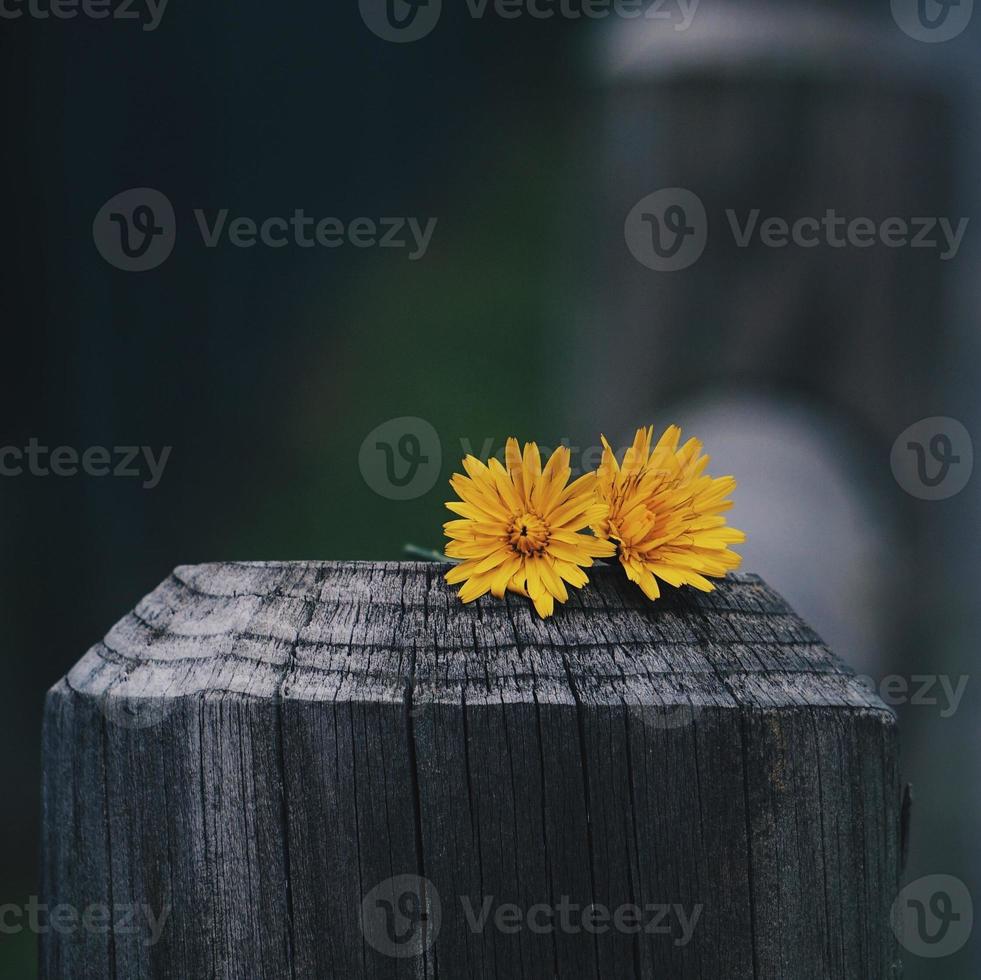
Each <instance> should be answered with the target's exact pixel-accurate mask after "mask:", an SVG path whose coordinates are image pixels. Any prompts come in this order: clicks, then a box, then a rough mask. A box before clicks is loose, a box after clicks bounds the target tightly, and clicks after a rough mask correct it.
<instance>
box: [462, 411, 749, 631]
mask: <svg viewBox="0 0 981 980" xmlns="http://www.w3.org/2000/svg"><path fill="white" fill-rule="evenodd" d="M653 436H654V429H653V427H648V428H646V429H638V430H637V435H636V437H635V438H634V442H633V445H632V446H631V447H630V448H629V449H628V450H627V451H626V453H625V454H624V458H623V461H622V463H618V462H617V459H616V456H615V454H614V453H613V450H612V449H611V448H610V444H609V443H608V442H607V441H606V438H605V437H603V457H602V460H601V462H600V466H599V468H598V469H597V470H595V471H594V472H592V473H587V474H586V475H585V476H582V477H580V478H579V479H578V480H575V481H574V482H573V483H569V478H570V476H571V475H572V471H571V468H570V466H569V450H568V448H566V447H565V446H560V447H559V448H558V449H556V450H555V452H554V453H552V455H551V457H550V458H549V460H548V462H547V463H546V464H545V466H544V468H543V467H542V459H541V454H540V453H539V451H538V446H537V445H536V444H535V443H533V442H529V443H525V448H524V452H522V451H521V450H520V448H519V446H518V441H517V440H516V439H513V438H512V439H508V441H507V447H506V450H505V464H502V463H501V462H500V461H499V460H497V459H493V458H492V459H491V460H490V461H489V462H488V463H486V464H485V463H482V462H481V461H480V460H479V459H477V458H476V457H474V456H467V457H466V459H464V460H463V468H464V469H465V470H466V476H464V475H463V474H460V473H457V474H455V475H454V476H453V478H452V479H451V480H450V486H452V487H453V489H454V490H455V491H456V493H457V495H458V496H459V498H460V499H459V500H453V501H450V502H448V503H447V505H446V506H447V507H448V508H449V509H450V510H451V511H453V512H454V513H455V514H458V515H459V518H458V519H457V520H452V521H448V522H447V523H446V524H445V525H444V529H445V531H446V536H447V537H448V538H449V539H450V543H449V544H448V545H447V547H446V554H447V556H448V557H450V558H455V559H459V560H460V563H459V564H458V565H455V566H454V567H453V568H452V569H451V570H450V571H449V572H448V573H447V575H446V581H447V582H449V583H450V584H451V585H459V584H460V583H462V584H463V585H462V588H461V589H460V598H461V599H463V601H464V602H472V601H473V600H474V599H477V598H479V597H480V596H482V595H485V594H486V593H488V592H490V593H492V594H493V595H495V596H497V597H498V598H503V597H504V593H505V591H507V590H510V591H512V592H517V593H519V594H520V595H523V596H526V597H528V598H530V599H531V601H532V602H533V603H534V605H535V609H536V610H537V611H538V614H539V615H540V616H543V617H544V616H551V615H552V612H553V611H554V609H555V602H556V600H558V601H559V602H565V601H566V600H567V599H568V598H569V593H568V590H567V589H566V585H567V584H568V585H572V586H574V587H575V588H577V589H578V588H582V587H583V586H584V585H586V584H587V582H588V581H589V580H588V579H587V577H586V573H585V572H584V571H583V569H584V568H589V567H590V566H591V565H592V564H593V559H594V558H612V557H613V556H614V555H616V556H617V557H618V558H619V560H620V564H621V565H622V566H623V568H624V571H625V572H626V573H627V578H628V579H630V581H632V582H636V583H637V585H639V586H640V588H641V589H643V591H644V594H645V595H646V596H648V598H650V599H656V598H657V597H658V596H659V595H660V589H659V587H658V582H657V580H658V579H661V580H662V581H664V582H667V583H668V584H669V585H673V586H680V585H693V586H694V587H695V588H696V589H701V590H702V591H705V592H710V591H711V590H712V589H713V588H714V586H713V585H712V583H711V582H709V580H708V577H716V578H717V577H721V576H724V575H725V574H726V572H727V571H729V570H730V569H733V568H736V567H738V565H739V562H740V560H741V558H740V556H739V555H737V554H736V553H735V552H734V551H731V550H730V549H729V547H728V546H729V545H730V544H736V543H738V542H740V541H743V540H745V535H744V534H743V532H742V531H737V530H736V529H735V528H732V527H727V526H726V521H725V518H724V517H722V516H721V515H722V514H723V513H724V512H725V511H727V510H729V508H730V507H731V506H732V501H731V500H728V499H726V498H727V497H728V496H729V494H730V493H732V491H733V490H734V489H735V486H736V481H735V480H734V479H733V478H732V477H731V476H722V477H716V478H713V477H711V476H708V475H706V474H705V473H704V470H705V467H706V465H707V464H708V461H709V458H708V456H705V455H703V454H702V445H701V443H700V442H699V441H698V440H697V439H689V440H688V441H687V442H686V443H684V445H681V446H679V442H680V440H681V429H679V428H678V426H676V425H672V426H670V427H669V428H668V429H667V430H666V431H665V432H664V434H663V435H662V436H661V438H660V439H659V440H658V442H657V445H655V446H654V448H653V449H652V448H651V442H652V440H653ZM586 528H589V529H590V530H591V531H592V534H589V533H584V532H585V529H586ZM707 576H708V577H707Z"/></svg>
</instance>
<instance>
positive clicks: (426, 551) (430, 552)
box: [402, 544, 456, 565]
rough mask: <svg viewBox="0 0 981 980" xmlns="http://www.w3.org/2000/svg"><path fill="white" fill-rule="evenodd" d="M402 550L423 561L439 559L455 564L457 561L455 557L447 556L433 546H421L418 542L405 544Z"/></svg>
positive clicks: (409, 555)
mask: <svg viewBox="0 0 981 980" xmlns="http://www.w3.org/2000/svg"><path fill="white" fill-rule="evenodd" d="M402 551H403V552H404V553H405V555H406V556H408V557H409V558H418V559H420V560H421V561H438V562H443V563H444V564H445V563H446V562H450V563H451V564H453V565H455V564H456V561H455V560H454V559H453V558H447V557H446V555H444V554H443V553H442V552H441V551H436V550H435V549H433V548H420V547H419V545H417V544H405V545H403V546H402Z"/></svg>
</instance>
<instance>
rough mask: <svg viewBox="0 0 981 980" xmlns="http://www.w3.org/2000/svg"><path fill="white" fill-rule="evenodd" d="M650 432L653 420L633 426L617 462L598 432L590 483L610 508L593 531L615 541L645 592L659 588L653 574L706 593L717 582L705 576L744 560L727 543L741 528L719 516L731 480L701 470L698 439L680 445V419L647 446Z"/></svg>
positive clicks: (727, 503) (703, 460)
mask: <svg viewBox="0 0 981 980" xmlns="http://www.w3.org/2000/svg"><path fill="white" fill-rule="evenodd" d="M653 435H654V429H653V427H649V428H647V429H638V430H637V435H636V436H635V438H634V444H633V445H632V446H631V447H630V448H629V449H628V450H627V451H626V453H625V454H624V458H623V465H622V466H621V465H619V464H618V463H617V460H616V456H615V455H614V454H613V450H612V449H611V448H610V444H609V443H608V442H607V441H606V438H605V437H604V438H603V459H602V462H601V463H600V466H599V469H598V470H597V471H596V476H597V484H596V490H597V494H598V496H599V497H600V499H601V500H603V501H605V502H606V503H607V504H609V506H610V510H609V514H608V516H607V518H606V519H605V520H602V521H597V522H595V523H594V524H593V531H594V533H595V534H596V536H597V537H600V538H606V539H612V540H614V541H616V542H617V543H618V546H619V547H618V551H619V557H620V563H621V564H622V565H623V567H624V570H625V571H626V573H627V578H629V579H630V581H631V582H636V583H637V584H638V585H639V586H640V587H641V589H643V591H644V594H645V595H646V596H647V597H648V598H650V599H656V598H657V597H658V596H659V595H660V594H661V592H660V589H659V588H658V584H657V580H658V579H659V578H660V579H662V580H663V581H665V582H667V583H668V584H670V585H675V586H679V585H693V586H695V588H696V589H701V590H702V591H703V592H711V591H712V589H714V588H715V586H714V585H713V584H712V583H711V582H709V581H708V579H707V578H705V576H707V575H708V576H713V577H716V578H718V577H722V576H724V575H725V574H726V572H727V571H729V570H730V569H733V568H737V567H738V566H739V563H740V561H742V558H741V557H740V556H739V555H737V554H736V553H735V552H734V551H730V550H729V548H728V545H730V544H735V543H737V542H739V541H745V540H746V535H745V534H743V532H742V531H737V530H736V529H735V528H732V527H726V521H725V518H724V517H721V516H720V515H721V514H722V513H723V512H724V511H727V510H729V508H730V507H732V501H731V500H726V497H728V495H729V494H730V493H732V491H733V490H734V489H735V486H736V481H735V480H734V479H733V478H732V477H731V476H720V477H717V478H715V479H713V478H712V477H710V476H707V475H704V474H703V471H704V469H705V467H706V465H707V464H708V461H709V458H708V456H703V455H702V454H701V453H702V444H701V443H700V442H699V441H698V440H697V439H689V440H688V441H687V442H686V443H685V444H684V445H683V446H682V447H681V448H680V449H679V448H678V441H679V439H680V437H681V429H679V428H678V426H676V425H672V426H670V427H669V428H668V429H667V430H666V431H665V433H664V435H662V436H661V438H660V440H659V441H658V443H657V445H656V446H655V447H654V450H653V452H652V451H651V440H652V438H653Z"/></svg>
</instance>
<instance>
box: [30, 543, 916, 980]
mask: <svg viewBox="0 0 981 980" xmlns="http://www.w3.org/2000/svg"><path fill="white" fill-rule="evenodd" d="M442 571H443V569H442V568H441V567H440V566H437V565H430V564H425V563H313V562H303V563H284V564H274V563H256V564H221V565H217V564H216V565H201V566H194V567H183V568H178V569H177V570H176V571H175V572H174V574H173V575H172V576H171V577H170V578H169V579H168V580H167V581H165V582H164V583H163V584H162V585H161V586H160V587H159V588H158V589H157V590H156V591H155V592H153V593H152V594H151V595H149V596H148V597H147V598H146V599H144V600H143V601H142V602H141V603H140V604H139V605H138V606H137V608H136V610H135V611H134V612H133V613H132V614H130V615H129V616H127V617H126V618H125V619H123V620H122V621H121V622H120V623H118V624H117V625H116V626H115V627H114V628H113V629H112V630H111V631H110V633H109V634H108V636H107V637H106V638H105V640H104V641H103V642H102V643H100V644H97V645H96V646H95V647H94V648H93V649H92V650H91V651H89V653H88V654H86V655H85V657H84V658H83V659H82V660H81V661H80V663H79V664H78V665H77V666H76V667H75V668H74V669H73V670H72V671H71V673H70V674H69V675H68V676H67V677H66V678H65V679H64V680H62V681H61V682H60V683H59V684H57V685H56V686H55V687H54V688H53V689H52V690H51V692H50V693H49V696H48V700H47V704H46V711H45V731H44V766H45V779H44V818H43V819H44V828H43V831H44V837H43V892H44V896H43V901H45V902H46V903H48V904H49V905H51V906H53V905H55V904H58V903H67V904H70V905H72V906H74V907H75V908H76V909H78V910H80V913H81V912H82V911H84V910H85V909H90V908H91V907H93V906H96V905H106V906H110V907H115V908H116V909H120V908H123V909H125V908H130V909H132V908H136V909H138V910H139V909H144V908H146V907H149V909H150V910H151V914H152V917H153V918H154V919H155V921H156V922H157V924H158V927H157V932H158V933H159V937H158V938H157V939H156V941H151V940H152V939H153V936H152V935H151V927H150V926H149V925H147V923H148V922H149V919H148V917H147V916H146V914H145V913H142V912H140V913H139V914H138V915H137V917H136V921H138V922H140V923H141V929H140V930H139V931H138V932H136V933H134V932H132V931H131V930H130V929H128V928H123V927H122V926H121V925H120V921H119V920H120V918H121V917H122V913H118V914H117V916H116V918H115V919H114V922H115V925H114V927H113V928H111V929H109V930H108V931H106V930H104V929H103V930H98V929H96V928H84V929H81V930H76V931H74V932H73V933H71V934H62V933H59V932H55V931H52V932H50V933H48V934H45V935H43V936H42V939H41V962H42V976H43V977H46V978H55V977H57V978H70V980H83V978H94V980H105V978H107V977H110V978H115V977H118V978H121V980H131V978H143V977H174V978H180V980H190V978H197V977H201V978H211V977H221V978H224V977H235V978H249V980H251V978H260V977H269V978H273V977H275V978H280V977H282V978H337V980H353V978H361V977H366V978H389V977H391V978H396V977H433V978H436V977H442V978H444V980H464V978H469V977H475V978H487V980H490V978H495V980H515V978H528V980H537V978H545V977H555V976H558V977H563V978H580V977H582V978H587V977H590V978H601V980H623V978H655V977H656V978H658V980H660V978H688V977H691V978H700V980H721V978H725V980H731V978H743V977H747V978H748V977H754V978H763V977H766V978H781V980H783V978H787V980H790V978H793V980H801V978H812V977H814V978H817V977H821V978H827V977H835V978H839V977H840V978H849V980H853V978H861V980H875V978H879V977H889V976H895V975H897V974H898V969H899V967H898V956H897V950H896V944H895V940H894V936H893V934H892V931H891V929H890V926H889V909H890V905H891V902H892V899H893V897H894V895H895V893H896V888H897V881H898V876H899V862H900V850H901V842H900V828H899V825H900V813H899V810H900V785H899V775H898V769H897V744H896V729H895V722H894V719H893V716H892V714H891V713H890V712H889V711H888V709H886V708H885V706H884V705H883V704H882V703H881V702H879V701H878V700H877V699H876V698H875V696H874V695H873V694H871V693H870V692H869V691H867V690H866V689H865V688H864V687H862V686H861V685H860V684H859V683H858V682H857V681H856V680H855V679H853V677H852V676H851V674H850V672H849V671H848V669H847V668H846V667H844V666H843V665H842V664H841V663H840V662H839V661H838V660H837V659H836V658H835V657H834V656H833V655H832V654H831V653H830V652H829V651H828V650H827V649H826V648H825V647H824V646H823V645H822V644H821V642H820V640H819V639H818V637H817V636H816V635H815V634H814V633H813V632H812V630H811V629H809V628H808V627H807V626H806V625H805V624H804V623H802V622H801V621H800V620H799V619H798V618H797V617H796V616H795V615H794V614H793V612H792V611H791V610H790V609H789V608H788V607H787V606H786V604H785V603H784V602H783V600H781V599H780V597H779V596H778V595H776V594H775V593H774V592H773V591H771V590H770V589H769V588H768V587H767V586H766V585H764V584H763V583H762V582H761V581H760V580H759V579H758V578H756V577H755V576H751V575H735V576H731V577H730V578H729V579H728V580H726V581H725V582H724V583H722V584H720V587H719V588H718V590H717V591H716V592H715V593H713V594H712V595H708V596H704V595H700V594H698V593H695V592H692V591H684V592H678V593H674V594H672V595H669V596H667V597H666V598H664V599H663V600H662V601H660V602H658V603H656V604H650V603H648V602H647V601H646V600H645V599H644V598H643V596H642V595H641V593H640V592H639V590H637V589H635V588H634V587H632V586H631V585H629V584H628V583H626V582H625V581H624V580H623V578H622V576H621V575H620V573H619V572H618V571H617V570H615V569H612V568H610V569H607V568H601V569H595V570H594V572H593V574H592V576H591V578H592V582H591V585H590V587H589V588H588V589H587V590H585V591H583V592H575V593H574V594H573V595H572V597H571V599H570V601H569V603H568V604H567V605H566V606H564V607H562V608H561V609H559V611H558V612H557V614H556V616H555V617H554V618H552V619H550V620H546V621H541V620H539V619H538V618H537V617H536V616H535V615H534V613H533V612H532V611H531V609H530V606H529V604H528V603H527V602H526V601H525V600H522V599H520V598H518V597H514V596H509V597H508V599H507V600H506V601H504V602H499V601H496V600H493V599H489V598H488V599H486V600H481V601H480V602H479V603H478V604H476V605H474V606H469V607H464V606H463V605H462V604H461V603H460V602H459V601H458V599H457V598H456V596H455V594H454V593H453V592H452V591H451V590H450V589H448V588H447V587H446V586H445V584H444V583H443V581H442V577H441V572H442ZM400 875H416V876H420V877H423V878H425V879H426V880H427V881H428V882H430V883H431V890H428V889H426V890H425V896H424V899H423V900H424V902H425V903H426V905H427V908H428V910H429V917H428V918H427V919H425V920H423V921H419V916H418V915H417V914H416V912H415V911H414V906H413V905H412V896H411V895H410V896H409V897H408V898H406V897H405V896H402V900H403V904H402V905H401V906H400V905H399V895H397V894H393V895H389V896H387V897H388V898H390V899H394V900H395V906H394V909H395V912H396V913H398V912H399V909H400V908H401V910H402V911H404V912H405V913H406V915H405V917H404V918H403V917H401V915H399V914H396V916H395V918H393V919H392V920H391V922H392V925H393V926H394V927H395V929H394V931H393V932H392V934H391V936H390V937H389V934H388V932H387V931H385V930H384V929H382V926H384V925H385V923H386V919H385V906H384V904H383V900H384V899H385V897H386V896H385V894H381V896H380V900H381V901H382V904H379V900H376V899H378V893H377V892H375V893H372V889H375V888H376V886H378V885H380V884H381V883H383V882H385V881H386V880H388V879H391V878H393V877H394V876H400ZM369 893H372V895H373V897H371V896H370V897H369V901H368V902H366V903H365V908H366V909H368V911H363V907H362V906H363V899H364V898H365V896H368V895H369ZM486 897H490V898H492V903H491V919H490V921H488V922H486V923H485V924H484V925H483V928H480V927H479V921H478V920H479V918H480V915H481V906H482V903H484V902H485V898H486ZM437 902H438V904H439V906H440V909H441V915H438V914H437V909H436V907H435V906H436V904H437ZM563 902H564V903H565V907H566V909H567V910H568V909H569V907H570V906H581V907H587V906H589V905H590V904H591V903H596V904H597V906H603V907H605V908H606V909H609V910H610V912H611V914H612V913H614V912H615V910H618V909H619V910H621V912H620V918H619V919H618V920H615V921H613V922H608V923H606V924H605V928H604V923H603V922H602V921H601V920H602V915H601V913H594V916H595V915H599V919H596V918H594V919H589V918H588V917H587V918H586V922H585V924H586V925H587V926H588V925H589V924H590V922H592V923H593V924H592V927H591V930H590V929H586V928H583V924H584V917H583V915H582V914H578V915H576V914H575V913H572V912H568V911H567V912H566V913H565V917H564V918H563V913H562V911H561V909H562V908H563ZM468 903H470V904H468ZM506 903H513V904H514V905H516V906H518V908H519V909H520V910H521V913H523V914H524V915H525V916H527V915H528V914H530V915H531V920H530V921H531V926H529V920H528V919H527V918H521V919H520V920H519V915H520V914H521V913H516V912H513V911H507V912H506V913H505V918H504V919H503V920H499V921H501V922H502V923H503V925H504V927H505V928H503V929H502V928H499V927H498V926H497V925H495V920H494V914H495V913H496V912H498V910H499V908H500V906H502V905H505V904H506ZM538 905H543V906H547V907H548V908H550V909H553V910H559V911H558V912H553V913H551V914H552V920H551V921H552V923H553V925H554V928H553V929H552V930H551V931H549V930H548V929H547V928H545V929H543V928H542V925H543V923H544V924H545V925H547V924H548V918H547V916H548V915H549V913H547V912H545V911H542V909H540V908H539V909H537V910H536V908H535V907H536V906H538ZM631 907H638V908H641V909H642V910H644V911H642V913H641V916H640V919H639V924H640V925H641V926H642V930H641V931H640V932H637V931H636V928H635V926H636V925H637V924H638V920H637V919H636V918H635V917H634V915H633V913H631V912H630V911H629V909H630V908H631ZM468 908H472V910H473V911H472V913H471V916H470V918H475V921H478V924H477V925H476V926H475V925H473V924H471V922H470V918H468V913H467V909H468ZM663 908H667V909H668V911H667V912H666V913H663V912H662V909H663ZM623 910H626V911H623ZM696 910H698V911H696ZM162 913H163V914H165V915H166V918H165V920H164V921H163V922H162V923H161V922H160V917H161V914H162ZM696 914H697V919H696V918H694V917H695V915H696ZM659 916H660V918H659ZM655 920H656V921H655ZM515 922H517V923H518V928H517V929H516V930H515V926H514V924H513V923H515ZM685 922H687V923H688V924H689V927H690V941H688V942H687V943H684V942H683V941H682V940H683V939H684V935H685V928H686V927H685V925H684V923H685ZM577 926H578V928H577ZM655 927H657V928H661V929H663V928H665V927H669V928H670V932H669V933H667V934H665V933H663V932H651V931H649V930H651V929H653V928H655ZM379 929H382V931H381V932H379ZM386 937H388V938H386ZM406 937H408V938H406ZM389 939H390V940H391V943H392V945H391V947H390V948H386V942H388V940H389ZM399 940H404V942H402V943H401V944H400V943H399ZM427 947H428V948H427ZM393 953H398V954H408V955H392V954H393Z"/></svg>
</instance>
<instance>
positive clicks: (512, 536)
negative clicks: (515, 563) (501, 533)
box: [508, 514, 549, 555]
mask: <svg viewBox="0 0 981 980" xmlns="http://www.w3.org/2000/svg"><path fill="white" fill-rule="evenodd" d="M548 538H549V530H548V525H547V524H546V523H545V522H544V521H543V520H542V519H541V518H540V517H539V516H538V515H537V514H521V515H520V516H519V517H516V518H515V519H514V520H513V521H512V522H511V528H510V530H509V531H508V542H509V543H510V545H511V548H512V549H513V550H514V551H515V552H516V553H517V554H519V555H537V554H541V552H543V551H544V550H545V547H546V545H547V544H548Z"/></svg>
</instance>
